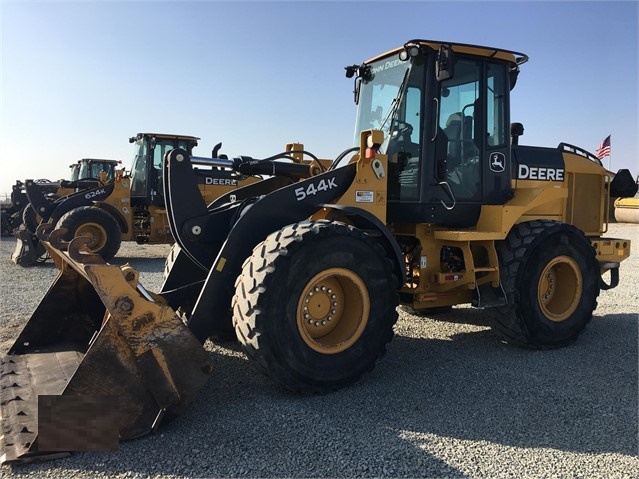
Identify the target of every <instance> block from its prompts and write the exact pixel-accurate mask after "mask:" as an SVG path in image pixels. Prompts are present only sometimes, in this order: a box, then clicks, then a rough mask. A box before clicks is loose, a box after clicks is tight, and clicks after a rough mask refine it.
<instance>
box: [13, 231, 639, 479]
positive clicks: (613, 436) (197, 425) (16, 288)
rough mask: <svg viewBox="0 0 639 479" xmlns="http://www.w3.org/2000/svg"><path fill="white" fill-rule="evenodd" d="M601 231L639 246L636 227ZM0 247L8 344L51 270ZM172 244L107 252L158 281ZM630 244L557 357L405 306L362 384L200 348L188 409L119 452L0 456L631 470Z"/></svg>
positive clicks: (260, 469) (243, 470) (367, 471)
mask: <svg viewBox="0 0 639 479" xmlns="http://www.w3.org/2000/svg"><path fill="white" fill-rule="evenodd" d="M608 236H611V237H619V238H629V239H632V240H633V242H634V244H635V249H636V248H637V247H639V226H636V225H628V224H612V225H610V232H609V233H608ZM14 243H15V240H14V239H13V238H2V241H1V242H0V274H1V279H2V281H1V284H0V300H1V302H0V347H1V348H2V351H6V350H7V349H8V347H9V346H10V345H11V344H12V339H15V337H16V336H17V334H18V332H19V331H20V329H21V328H22V325H23V324H24V323H25V321H26V320H27V319H28V317H29V315H30V313H31V312H32V311H33V310H34V308H35V307H36V305H37V303H38V302H39V301H40V299H41V297H42V296H43V295H44V293H45V292H46V290H47V288H48V287H49V285H50V284H51V282H52V280H53V278H54V277H55V273H56V270H55V268H54V266H53V265H52V264H51V263H49V264H45V265H40V266H38V267H34V268H29V269H23V268H20V267H18V266H16V265H14V264H13V263H11V261H10V254H11V252H12V250H13V246H14ZM167 252H168V247H167V246H138V245H135V244H126V245H124V246H123V248H122V250H121V252H120V255H119V256H118V257H117V258H116V260H115V261H116V262H127V261H128V262H130V263H131V264H132V265H133V266H135V267H136V268H138V269H139V270H140V271H141V278H142V282H143V284H144V285H145V286H146V287H147V289H149V290H151V291H156V290H158V289H159V286H160V284H161V279H162V270H163V267H164V256H165V255H166V254H167ZM637 284H639V254H637V253H636V252H635V254H634V256H633V257H631V258H630V259H629V260H628V261H626V262H625V263H624V264H623V265H622V268H621V284H620V286H619V287H617V288H616V289H613V290H610V291H607V292H602V294H601V296H600V299H599V307H598V309H597V310H596V311H595V317H594V319H593V321H592V322H591V324H590V325H589V327H588V328H587V330H586V331H585V332H584V334H583V335H582V336H581V338H580V339H579V341H578V342H577V343H576V344H574V345H572V346H570V347H567V348H563V349H560V350H553V351H545V352H538V351H528V350H523V349H518V348H515V347H512V346H508V345H506V344H504V343H501V342H499V340H498V339H497V338H496V336H495V335H494V334H493V333H492V332H491V330H490V329H489V328H488V327H487V325H486V324H485V321H484V320H483V319H482V313H481V311H477V310H473V309H470V308H455V309H454V310H453V311H452V312H451V313H447V314H445V315H440V316H436V317H432V318H431V317H425V318H418V317H416V316H412V315H409V314H407V313H405V312H401V313H400V320H399V322H398V324H397V327H396V332H397V335H396V337H395V339H394V340H393V342H392V343H391V345H390V346H389V348H388V353H387V354H386V356H385V357H384V358H383V359H382V360H381V361H380V363H379V364H378V366H377V368H376V369H375V370H374V371H373V373H372V374H370V375H369V376H368V377H367V378H366V379H365V380H364V381H362V382H360V383H359V384H357V385H354V386H352V387H349V388H347V389H344V390H342V391H339V392H336V393H332V394H328V395H322V396H313V397H299V396H296V395H292V394H289V393H287V392H285V391H283V390H282V389H281V388H280V387H278V386H277V385H275V384H273V383H272V382H271V381H270V380H269V379H268V378H266V377H264V376H262V375H261V374H260V373H258V372H257V370H255V369H254V368H252V367H251V365H250V364H249V362H248V360H247V359H246V357H245V356H244V354H243V353H242V352H241V351H240V349H239V347H238V346H237V345H235V344H232V343H225V344H220V345H213V344H210V343H207V349H209V350H210V352H211V354H212V356H213V358H214V361H215V363H216V365H217V367H216V371H215V373H214V374H213V375H212V377H211V379H210V380H209V382H208V383H207V386H206V387H205V388H204V390H203V391H202V393H201V394H200V395H199V396H198V398H197V400H196V402H195V403H194V404H193V406H192V407H191V408H190V409H189V411H188V412H187V413H186V414H184V415H183V416H182V417H180V418H178V419H177V420H175V421H173V422H172V423H170V424H167V425H166V426H164V427H163V428H161V429H160V431H159V432H158V433H157V434H154V435H150V436H146V437H144V438H141V439H137V440H134V441H128V442H124V443H122V444H121V445H120V450H119V451H117V452H104V453H101V452H95V453H75V454H73V455H71V456H69V457H67V458H62V459H57V460H54V461H46V462H36V463H31V464H27V465H18V466H13V467H10V466H6V465H5V466H2V467H0V477H7V478H9V477H23V478H30V477H33V478H43V477H78V478H93V477H97V478H106V477H109V478H129V477H132V478H147V477H148V478H179V477H436V478H439V477H460V478H461V477H464V478H465V477H473V478H475V477H477V478H479V477H491V478H492V477H514V478H527V477H531V478H532V477H535V478H537V477H544V478H548V477H553V478H555V477H584V478H591V477H592V478H594V477H601V478H622V477H628V478H636V477H639V460H638V449H637V447H638V445H637V443H638V429H637V427H638V423H637V408H638V404H637V396H638V385H637V383H638V377H637V343H638V332H637V319H638V317H637V313H638V311H639V309H638V307H639V288H637Z"/></svg>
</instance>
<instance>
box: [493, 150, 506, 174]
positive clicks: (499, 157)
mask: <svg viewBox="0 0 639 479" xmlns="http://www.w3.org/2000/svg"><path fill="white" fill-rule="evenodd" d="M490 169H491V171H494V172H495V173H501V172H503V171H504V170H505V169H506V155H504V154H503V153H499V152H495V153H491V154H490Z"/></svg>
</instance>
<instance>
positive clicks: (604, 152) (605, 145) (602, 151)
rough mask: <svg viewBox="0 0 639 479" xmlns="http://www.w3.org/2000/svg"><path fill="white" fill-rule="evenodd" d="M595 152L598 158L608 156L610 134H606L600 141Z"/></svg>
mask: <svg viewBox="0 0 639 479" xmlns="http://www.w3.org/2000/svg"><path fill="white" fill-rule="evenodd" d="M595 154H596V155H597V158H599V159H600V160H602V159H603V158H605V157H606V156H610V135H608V136H607V137H606V139H605V140H604V141H602V142H601V145H599V148H597V151H595Z"/></svg>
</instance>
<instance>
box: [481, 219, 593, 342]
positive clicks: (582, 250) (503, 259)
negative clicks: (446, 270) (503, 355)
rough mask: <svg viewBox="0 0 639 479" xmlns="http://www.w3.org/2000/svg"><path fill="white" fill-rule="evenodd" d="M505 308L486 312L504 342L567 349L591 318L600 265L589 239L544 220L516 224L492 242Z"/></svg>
mask: <svg viewBox="0 0 639 479" xmlns="http://www.w3.org/2000/svg"><path fill="white" fill-rule="evenodd" d="M497 254H498V256H499V258H500V263H501V265H500V266H501V267H500V271H501V277H502V285H503V287H504V291H505V293H506V297H507V300H508V304H507V305H506V306H503V307H499V308H494V309H492V310H489V311H491V314H492V318H491V319H492V320H493V326H494V328H495V330H496V331H497V332H498V333H500V334H501V335H502V336H503V337H504V338H505V339H506V340H507V341H509V342H512V343H515V344H518V345H521V346H526V347H531V348H535V349H548V348H555V347H561V346H566V345H568V344H570V343H572V342H573V341H575V340H576V339H577V337H578V336H579V335H580V334H581V332H582V331H583V330H584V328H585V327H586V325H587V324H588V323H589V322H590V320H591V318H592V314H593V311H594V310H595V308H596V307H597V296H598V295H599V266H598V263H597V260H596V256H595V250H594V249H593V247H592V245H591V243H590V241H589V240H588V238H586V237H585V236H584V234H583V233H582V232H581V231H580V230H578V229H577V228H575V227H574V226H571V225H568V224H564V223H559V222H554V221H547V220H540V221H531V222H529V223H521V224H519V225H516V226H515V227H514V228H513V230H512V231H511V232H510V233H509V234H508V236H507V237H506V239H505V240H504V241H502V242H500V243H498V244H497Z"/></svg>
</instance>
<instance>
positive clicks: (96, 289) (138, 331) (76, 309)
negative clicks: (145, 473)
mask: <svg viewBox="0 0 639 479" xmlns="http://www.w3.org/2000/svg"><path fill="white" fill-rule="evenodd" d="M47 229H49V228H46V227H45V228H43V227H39V228H38V233H37V234H38V237H39V238H40V240H41V242H42V243H43V244H44V245H45V247H46V249H47V250H48V251H49V254H50V255H51V257H52V258H53V260H54V261H55V263H56V266H57V267H58V269H59V274H58V276H57V278H56V280H55V282H54V283H53V285H52V286H51V287H50V289H49V291H48V292H47V294H46V295H45V297H44V298H43V299H42V301H41V302H40V304H39V305H38V307H37V308H36V310H35V312H34V313H33V315H32V317H31V319H30V320H29V321H28V323H27V324H26V326H25V327H24V329H23V331H22V332H21V333H20V335H19V337H18V339H17V340H16V342H15V344H14V345H13V346H12V347H11V348H10V350H9V352H8V355H7V356H6V357H3V358H2V360H1V366H0V367H1V372H2V376H1V379H0V385H1V390H0V419H1V423H2V431H1V433H0V446H1V447H2V450H1V452H0V463H9V462H18V461H26V460H30V459H32V458H34V457H35V456H42V455H54V456H56V455H59V454H60V453H61V452H70V451H79V450H105V449H106V450H109V449H114V448H115V449H117V443H118V440H123V439H132V438H135V437H138V436H141V435H144V434H146V433H148V432H150V431H152V430H154V429H155V428H156V427H157V426H158V425H159V424H160V422H161V420H162V418H163V417H166V416H168V417H171V416H175V415H178V414H180V413H182V412H183V411H184V410H185V409H186V408H187V406H188V405H189V404H190V402H191V401H192V400H193V398H194V397H195V396H196V394H197V393H198V391H199V390H200V389H201V387H202V386H203V385H204V384H205V382H206V380H207V378H208V375H209V374H210V373H211V371H212V365H211V360H210V356H209V354H208V353H207V352H206V351H205V350H204V348H203V347H202V346H201V345H200V343H199V342H198V341H197V339H195V337H194V336H193V334H192V333H191V332H190V331H189V330H188V328H187V327H186V326H185V325H184V324H183V323H182V321H181V320H180V319H179V317H177V316H176V315H175V313H174V311H173V310H172V309H171V308H170V307H168V306H167V305H166V304H165V303H164V301H163V300H162V298H161V297H159V296H156V295H151V294H149V293H148V292H147V291H146V290H145V289H144V288H143V287H142V286H141V285H140V284H139V283H138V277H139V274H138V272H137V271H136V270H134V269H133V268H131V267H130V266H128V265H125V266H116V265H110V264H106V263H105V262H104V260H103V259H102V258H101V257H100V256H98V255H93V254H87V253H84V252H83V250H82V247H83V245H84V244H85V238H84V237H78V238H74V239H73V240H72V241H71V242H69V243H65V242H63V241H61V240H60V238H61V234H62V233H63V232H62V231H61V230H56V231H53V232H52V233H51V234H50V235H49V234H47V233H48V231H47ZM49 231H50V229H49Z"/></svg>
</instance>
